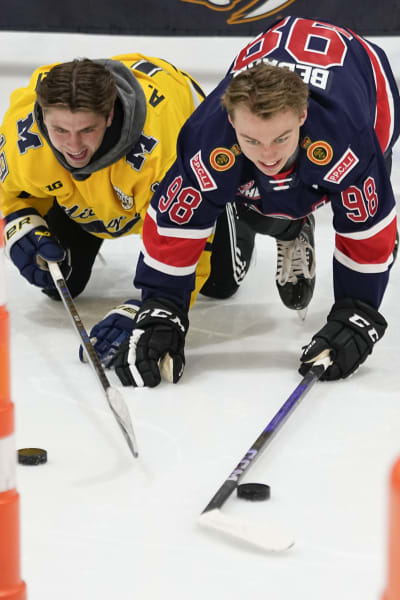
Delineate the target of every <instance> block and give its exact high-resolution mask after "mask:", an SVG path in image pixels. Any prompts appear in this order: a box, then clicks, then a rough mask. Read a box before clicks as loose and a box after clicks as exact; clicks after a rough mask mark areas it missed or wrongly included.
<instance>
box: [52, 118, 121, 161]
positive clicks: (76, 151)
mask: <svg viewBox="0 0 400 600" xmlns="http://www.w3.org/2000/svg"><path fill="white" fill-rule="evenodd" d="M112 117H113V114H112V113H111V114H110V115H109V116H108V118H107V119H106V118H105V117H104V116H103V115H99V114H98V113H94V112H90V111H87V110H78V111H76V112H71V111H70V110H69V109H67V108H59V107H57V108H56V107H52V108H47V109H46V110H45V111H44V114H43V121H44V123H45V125H46V127H47V131H48V134H49V138H50V141H51V143H52V144H53V146H54V147H55V148H56V150H58V151H59V152H61V154H62V155H63V156H64V158H65V160H66V161H67V163H68V164H69V165H70V166H71V167H75V168H78V169H79V168H82V167H85V166H86V165H87V164H88V163H89V161H90V159H91V158H92V156H93V154H94V153H95V152H96V150H98V148H99V147H100V144H101V142H102V141H103V138H104V134H105V132H106V129H107V127H109V126H110V125H111V121H112Z"/></svg>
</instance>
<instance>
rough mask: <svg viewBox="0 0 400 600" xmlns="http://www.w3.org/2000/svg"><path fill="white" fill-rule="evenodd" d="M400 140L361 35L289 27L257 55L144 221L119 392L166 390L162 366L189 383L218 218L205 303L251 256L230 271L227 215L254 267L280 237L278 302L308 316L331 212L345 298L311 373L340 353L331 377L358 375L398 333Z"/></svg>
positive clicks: (378, 59) (241, 64)
mask: <svg viewBox="0 0 400 600" xmlns="http://www.w3.org/2000/svg"><path fill="white" fill-rule="evenodd" d="M399 130H400V100H399V93H398V90H397V87H396V84H395V80H394V77H393V74H392V72H391V69H390V66H389V63H388V60H387V57H386V56H385V54H384V52H383V51H382V49H380V48H379V47H378V46H376V45H375V44H372V43H371V42H369V41H367V40H365V39H363V38H362V37H360V36H359V35H357V34H356V33H354V32H352V31H350V30H348V29H346V28H342V27H337V26H335V25H332V24H329V23H325V22H319V21H313V20H310V19H303V18H298V17H286V18H284V19H282V20H280V21H279V22H277V23H275V24H274V25H273V26H272V27H271V28H270V29H268V30H267V31H266V32H265V33H262V34H261V35H259V36H258V37H257V38H256V39H255V40H253V41H251V42H250V43H249V44H247V45H246V46H245V47H244V48H243V49H242V50H241V52H239V54H238V55H237V56H236V58H235V60H234V62H233V63H232V65H231V67H230V69H229V71H228V73H227V74H226V76H225V78H224V79H223V80H222V81H221V83H220V84H219V85H218V87H217V88H216V89H215V90H214V91H213V92H212V93H211V94H210V95H209V96H208V97H207V98H206V100H205V101H204V102H203V103H202V104H201V105H200V106H199V107H198V108H197V109H196V111H195V112H194V114H193V115H192V116H191V117H190V118H189V120H188V121H187V122H186V124H185V125H184V126H183V128H182V130H181V133H180V135H179V138H178V148H177V158H176V160H175V162H174V164H173V165H172V167H171V168H170V170H169V171H168V173H167V175H166V177H165V178H164V180H163V181H162V182H161V183H160V185H159V186H158V188H157V191H156V193H155V194H154V195H153V198H152V201H151V204H150V207H149V209H148V211H147V215H146V217H145V221H144V226H143V242H144V246H143V252H142V254H141V255H140V258H139V263H138V267H137V271H136V279H135V285H136V286H137V287H139V288H141V289H142V306H141V309H140V310H139V312H138V314H137V316H136V324H135V328H134V329H133V332H132V335H131V337H130V339H129V340H126V342H124V343H123V344H122V346H121V348H120V350H119V352H118V353H117V356H116V359H115V361H114V366H115V370H116V373H117V375H118V376H119V378H120V380H121V382H122V383H123V384H124V385H134V386H143V385H144V386H150V387H153V386H156V385H158V383H159V382H160V380H161V375H160V368H161V367H160V364H161V362H163V363H164V364H165V362H166V361H165V360H164V359H165V358H167V363H168V365H169V369H167V370H168V372H169V376H168V377H169V379H170V380H171V381H173V382H174V383H176V382H177V381H178V380H179V379H180V377H181V376H182V373H183V369H184V365H185V356H184V345H185V336H186V333H187V330H188V327H189V321H188V307H189V300H190V294H191V292H192V290H193V287H194V277H195V269H196V264H197V261H198V259H199V256H200V255H201V252H202V251H203V249H204V247H205V244H206V240H207V238H208V236H209V235H210V233H211V232H212V231H213V228H214V226H215V223H216V222H217V219H218V227H217V229H216V235H215V238H214V248H213V253H212V271H211V276H210V278H209V279H208V281H207V283H206V284H205V286H204V287H203V290H202V291H203V293H205V294H207V295H210V296H214V297H223V296H224V295H225V296H229V295H230V294H231V293H233V292H234V290H235V289H236V287H237V285H238V283H239V282H240V279H241V278H242V277H243V274H244V272H245V271H246V268H247V266H246V260H243V263H242V268H241V265H240V260H241V259H242V258H244V259H245V258H246V257H244V256H243V255H240V254H239V255H238V257H237V258H239V261H237V263H238V264H237V265H234V266H231V267H230V268H228V265H229V264H231V265H232V261H231V256H230V248H229V244H227V243H226V242H224V236H223V234H221V233H220V232H219V231H218V228H219V225H220V223H221V221H222V219H221V218H219V217H221V215H223V213H224V211H225V213H226V215H228V216H229V215H230V216H231V217H232V218H234V219H237V220H238V221H239V223H240V227H239V228H238V231H239V233H240V231H241V233H240V235H242V237H243V239H242V242H243V240H244V243H242V248H245V249H246V244H247V250H246V251H247V253H248V254H249V255H251V251H252V240H254V235H255V233H262V234H266V235H271V236H273V237H275V238H276V240H277V249H278V268H277V281H276V283H277V286H278V290H279V292H280V295H281V297H282V300H283V301H284V303H285V304H286V305H288V306H289V307H290V308H294V309H304V308H305V307H306V306H307V304H308V302H309V301H310V298H311V296H312V290H313V285H314V277H315V257H314V249H313V224H314V218H313V212H314V211H315V210H316V209H317V208H318V207H319V206H321V205H323V204H324V203H327V202H330V203H331V207H332V211H333V226H334V228H335V231H336V248H335V251H334V257H333V282H334V298H333V299H332V308H331V310H330V312H329V314H328V316H327V322H326V324H324V325H322V324H321V325H322V327H321V329H320V330H319V331H318V332H316V334H315V335H314V336H313V338H312V341H311V343H310V344H309V345H308V346H307V347H306V348H305V349H304V350H303V353H302V354H301V356H300V372H301V373H302V374H304V373H306V372H307V370H308V369H309V368H310V365H311V364H312V362H313V360H315V358H316V357H317V356H318V355H319V354H320V353H321V352H322V351H323V350H326V349H329V350H330V351H331V358H332V364H331V366H330V367H329V368H328V369H327V370H326V371H325V374H324V376H323V377H324V378H325V379H328V380H333V379H340V378H345V377H347V376H349V375H350V374H351V373H353V372H354V371H355V370H356V369H357V368H358V367H359V366H360V365H361V364H362V363H363V362H364V361H365V360H366V358H367V357H368V355H369V354H371V352H372V350H373V348H374V345H375V344H376V342H377V341H379V340H380V339H381V338H382V336H383V335H384V332H385V329H386V327H387V323H386V320H385V318H384V317H383V315H381V314H380V312H379V307H380V304H381V301H382V298H383V295H384V292H385V288H386V285H387V283H388V277H389V271H390V267H391V265H392V263H393V260H394V251H395V244H396V232H397V227H396V210H395V199H394V196H393V191H392V187H391V183H390V167H391V151H392V147H393V144H394V143H395V141H396V139H397V137H398V135H399ZM221 240H222V241H221ZM239 246H240V244H239ZM299 354H300V352H299Z"/></svg>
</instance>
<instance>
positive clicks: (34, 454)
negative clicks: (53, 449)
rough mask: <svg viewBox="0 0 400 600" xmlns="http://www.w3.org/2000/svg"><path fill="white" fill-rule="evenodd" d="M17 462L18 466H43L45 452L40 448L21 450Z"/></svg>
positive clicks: (45, 458) (45, 457)
mask: <svg viewBox="0 0 400 600" xmlns="http://www.w3.org/2000/svg"><path fill="white" fill-rule="evenodd" d="M18 462H19V464H20V465H43V464H44V463H46V462H47V452H46V450H43V449H42V448H21V449H20V450H18Z"/></svg>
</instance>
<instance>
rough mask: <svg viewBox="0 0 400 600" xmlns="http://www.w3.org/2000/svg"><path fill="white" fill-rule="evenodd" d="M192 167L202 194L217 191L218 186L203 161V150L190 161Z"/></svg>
mask: <svg viewBox="0 0 400 600" xmlns="http://www.w3.org/2000/svg"><path fill="white" fill-rule="evenodd" d="M190 166H191V167H192V169H193V173H194V174H195V175H196V179H197V182H198V184H199V186H200V189H201V191H202V192H209V191H211V190H216V189H217V184H216V183H215V181H214V179H213V178H212V177H211V174H210V173H209V171H208V170H207V168H206V166H205V164H204V163H203V161H202V158H201V150H199V151H198V152H197V154H195V155H194V156H192V158H191V159H190Z"/></svg>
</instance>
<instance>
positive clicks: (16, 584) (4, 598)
mask: <svg viewBox="0 0 400 600" xmlns="http://www.w3.org/2000/svg"><path fill="white" fill-rule="evenodd" d="M2 225H3V221H2V219H0V240H1V241H0V600H25V599H26V586H25V583H24V582H23V581H22V580H21V577H20V573H19V566H20V549H19V495H18V493H17V490H16V465H17V453H16V449H15V439H14V405H13V404H12V402H11V400H10V339H9V337H10V333H9V317H8V312H7V309H6V306H5V267H4V255H3V252H4V251H3V247H2V245H3V243H2V242H3V232H2Z"/></svg>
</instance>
